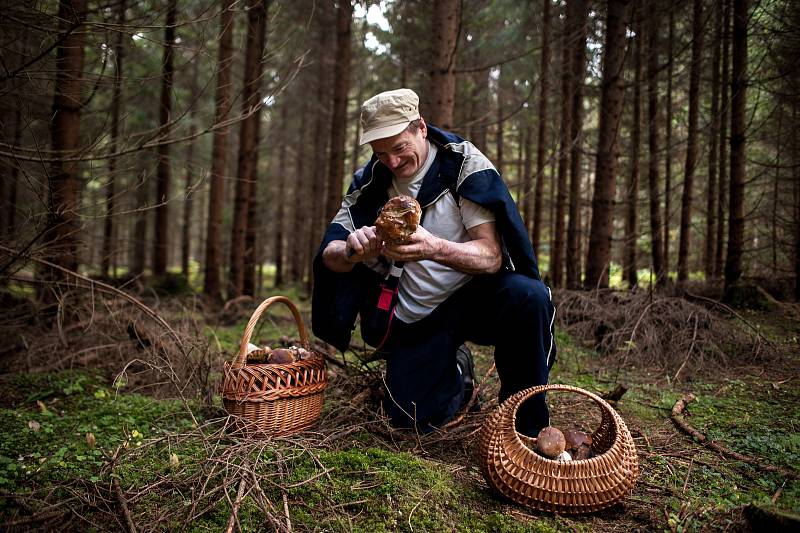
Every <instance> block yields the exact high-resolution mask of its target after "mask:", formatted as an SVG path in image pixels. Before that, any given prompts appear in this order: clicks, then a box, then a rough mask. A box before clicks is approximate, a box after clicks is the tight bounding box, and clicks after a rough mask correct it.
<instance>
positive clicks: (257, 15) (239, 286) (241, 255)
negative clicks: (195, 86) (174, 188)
mask: <svg viewBox="0 0 800 533" xmlns="http://www.w3.org/2000/svg"><path fill="white" fill-rule="evenodd" d="M246 9H247V44H246V48H245V60H244V72H243V76H242V80H243V82H242V83H243V85H242V108H241V115H242V116H243V117H244V118H243V119H242V121H241V122H240V123H239V159H238V161H237V167H236V192H235V196H234V204H233V224H232V227H231V248H230V263H229V265H230V270H229V271H228V289H229V291H230V294H229V297H235V296H239V295H240V294H249V295H252V294H253V292H254V289H255V263H254V262H253V254H254V248H253V247H254V245H255V242H252V243H247V242H246V241H247V235H248V233H251V237H250V238H251V239H254V238H255V227H253V228H250V224H249V222H250V220H248V219H249V218H250V216H251V213H252V214H253V216H254V214H255V211H251V204H253V207H255V206H256V205H257V202H256V179H257V170H258V145H259V139H260V135H261V107H262V104H261V79H262V76H263V73H264V69H263V63H262V57H263V55H264V45H265V42H266V30H267V4H266V0H250V1H249V2H248V5H247V8H246ZM253 222H254V223H255V221H253ZM253 225H254V224H253ZM248 244H249V246H248ZM245 285H247V290H245Z"/></svg>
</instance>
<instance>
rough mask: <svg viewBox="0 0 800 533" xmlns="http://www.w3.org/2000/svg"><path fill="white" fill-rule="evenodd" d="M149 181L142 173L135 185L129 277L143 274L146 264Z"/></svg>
mask: <svg viewBox="0 0 800 533" xmlns="http://www.w3.org/2000/svg"><path fill="white" fill-rule="evenodd" d="M149 185H150V181H149V180H148V179H147V176H146V175H145V174H144V173H142V175H141V176H140V177H139V179H138V180H137V183H136V208H137V211H136V221H135V222H134V223H133V233H132V234H131V239H130V240H131V243H132V244H133V250H132V252H133V257H132V258H131V259H130V261H129V262H130V265H131V275H133V276H141V275H142V274H144V268H145V264H147V215H148V213H149V212H150V210H149V208H148V205H147V198H148V197H149V196H150V187H149Z"/></svg>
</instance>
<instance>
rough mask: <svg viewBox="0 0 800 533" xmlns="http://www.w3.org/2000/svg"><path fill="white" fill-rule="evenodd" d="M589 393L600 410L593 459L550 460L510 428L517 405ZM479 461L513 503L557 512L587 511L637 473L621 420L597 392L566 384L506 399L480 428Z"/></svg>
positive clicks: (622, 489) (611, 500)
mask: <svg viewBox="0 0 800 533" xmlns="http://www.w3.org/2000/svg"><path fill="white" fill-rule="evenodd" d="M562 391H566V392H571V393H576V394H582V395H584V396H588V397H589V398H591V399H592V400H594V402H595V403H596V404H597V405H598V406H599V408H600V411H601V413H602V419H601V421H600V426H599V427H598V428H597V430H596V431H595V432H594V433H593V434H592V450H593V451H594V452H595V453H596V454H597V455H596V456H595V457H592V458H591V459H583V460H575V461H554V460H551V459H546V458H544V457H541V456H540V455H538V454H537V453H535V452H534V451H532V450H531V449H530V448H528V447H527V446H526V445H525V444H524V443H523V441H522V439H520V435H519V434H518V433H517V432H516V430H515V429H514V421H515V419H516V415H517V409H518V408H519V406H520V405H521V404H522V402H524V401H525V400H527V399H528V398H530V397H532V396H534V395H536V394H541V393H544V392H562ZM479 453H480V458H479V463H480V466H481V469H482V471H483V475H484V477H485V478H486V480H487V482H488V483H489V485H491V486H492V487H494V488H495V489H497V490H498V491H499V492H500V493H501V494H502V495H504V496H506V497H507V498H509V499H511V500H513V501H514V502H516V503H519V504H522V505H526V506H529V507H532V508H534V509H537V510H540V511H550V512H554V513H560V514H578V513H591V512H594V511H599V510H600V509H605V508H606V507H609V506H611V505H614V504H615V503H617V502H619V501H620V500H622V499H623V498H625V496H627V495H628V494H629V493H630V491H631V489H632V488H633V484H634V482H635V481H636V478H637V477H638V475H639V460H638V458H637V456H636V447H635V446H634V444H633V439H632V438H631V434H630V432H629V431H628V428H627V426H626V425H625V422H624V421H623V420H622V418H621V417H620V416H619V414H617V412H616V411H615V410H614V409H613V408H612V407H611V406H610V405H609V404H608V403H607V402H605V401H604V400H603V399H602V398H600V397H599V396H597V395H596V394H592V393H591V392H588V391H585V390H583V389H579V388H578V387H571V386H569V385H541V386H537V387H531V388H529V389H526V390H523V391H520V392H518V393H516V394H515V395H513V396H512V397H510V398H509V399H507V400H506V401H505V402H503V404H502V405H501V406H500V407H499V408H498V409H497V410H496V411H495V412H494V413H493V414H492V416H491V417H490V418H489V420H488V421H487V423H486V425H485V426H484V427H483V430H482V432H481V439H480V445H479Z"/></svg>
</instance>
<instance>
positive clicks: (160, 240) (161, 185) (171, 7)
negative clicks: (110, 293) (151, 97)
mask: <svg viewBox="0 0 800 533" xmlns="http://www.w3.org/2000/svg"><path fill="white" fill-rule="evenodd" d="M177 14H178V0H170V1H169V4H168V7H167V21H166V28H164V60H163V63H162V64H163V70H162V77H161V105H160V107H159V114H158V123H159V128H160V131H159V137H160V138H161V139H163V140H166V139H167V137H168V136H169V134H170V129H171V128H170V120H171V118H172V80H173V77H174V72H175V68H174V65H173V54H174V48H175V19H176V18H177ZM169 152H170V145H169V144H167V143H163V144H160V145H159V146H158V167H157V168H156V208H155V211H156V227H155V240H154V242H153V275H154V276H159V275H161V274H164V273H165V272H166V271H167V261H168V256H169V204H168V203H167V200H168V198H169V187H170V180H171V173H172V171H171V168H170V158H169Z"/></svg>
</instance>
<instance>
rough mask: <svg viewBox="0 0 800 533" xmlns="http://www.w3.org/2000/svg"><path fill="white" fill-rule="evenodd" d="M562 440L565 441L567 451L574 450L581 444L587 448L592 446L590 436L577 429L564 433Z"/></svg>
mask: <svg viewBox="0 0 800 533" xmlns="http://www.w3.org/2000/svg"><path fill="white" fill-rule="evenodd" d="M564 439H566V441H567V449H568V450H574V449H575V448H577V447H578V446H580V445H581V444H586V445H587V446H591V444H592V436H591V435H589V434H588V433H585V432H583V431H580V430H578V429H568V430H566V431H564Z"/></svg>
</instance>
